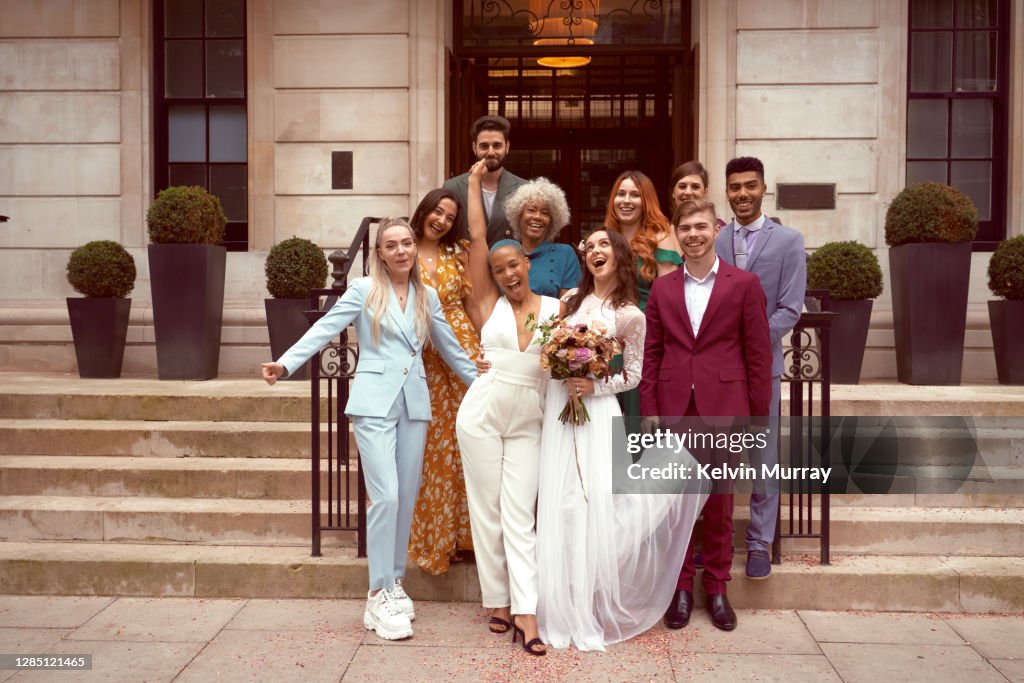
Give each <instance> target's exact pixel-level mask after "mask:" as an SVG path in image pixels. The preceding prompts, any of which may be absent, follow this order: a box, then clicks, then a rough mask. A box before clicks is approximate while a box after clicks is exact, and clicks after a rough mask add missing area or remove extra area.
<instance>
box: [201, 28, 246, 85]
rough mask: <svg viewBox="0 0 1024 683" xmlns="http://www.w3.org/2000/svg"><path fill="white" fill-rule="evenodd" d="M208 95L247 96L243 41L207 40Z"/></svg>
mask: <svg viewBox="0 0 1024 683" xmlns="http://www.w3.org/2000/svg"><path fill="white" fill-rule="evenodd" d="M206 96H207V97H244V96H245V64H244V63H243V62H242V41H240V40H209V41H207V42H206Z"/></svg>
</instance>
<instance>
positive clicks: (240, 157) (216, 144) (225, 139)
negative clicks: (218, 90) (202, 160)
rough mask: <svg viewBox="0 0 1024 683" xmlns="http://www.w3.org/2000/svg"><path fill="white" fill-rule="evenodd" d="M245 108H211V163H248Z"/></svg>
mask: <svg viewBox="0 0 1024 683" xmlns="http://www.w3.org/2000/svg"><path fill="white" fill-rule="evenodd" d="M245 123H246V122H245V107H236V106H231V107H215V106H212V105H211V107H210V161H241V162H245V161H246V149H245V141H246V134H245V132H246V131H245Z"/></svg>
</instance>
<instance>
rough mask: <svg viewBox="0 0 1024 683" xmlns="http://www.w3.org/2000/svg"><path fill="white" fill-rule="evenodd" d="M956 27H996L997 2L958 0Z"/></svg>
mask: <svg viewBox="0 0 1024 683" xmlns="http://www.w3.org/2000/svg"><path fill="white" fill-rule="evenodd" d="M956 25H957V26H960V27H965V26H970V27H978V28H982V27H986V28H987V27H993V28H994V27H995V25H996V0H957V3H956Z"/></svg>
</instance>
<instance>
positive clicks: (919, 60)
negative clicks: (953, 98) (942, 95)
mask: <svg viewBox="0 0 1024 683" xmlns="http://www.w3.org/2000/svg"><path fill="white" fill-rule="evenodd" d="M910 41H911V46H912V49H911V52H910V89H911V90H912V91H914V92H947V91H948V90H949V86H950V74H951V72H952V70H953V69H952V65H953V34H952V33H950V32H948V31H942V32H939V33H913V34H911V36H910Z"/></svg>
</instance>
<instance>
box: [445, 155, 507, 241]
mask: <svg viewBox="0 0 1024 683" xmlns="http://www.w3.org/2000/svg"><path fill="white" fill-rule="evenodd" d="M525 182H526V181H525V180H524V179H523V178H520V177H519V176H517V175H516V174H514V173H512V172H511V171H509V170H508V169H507V168H506V169H505V170H504V171H502V172H501V176H500V177H499V178H498V194H497V195H495V197H494V208H493V209H492V210H491V217H490V218H489V219H488V221H487V246H488V247H490V246H492V245H493V244H494V243H495V242H497V241H498V240H503V239H515V237H514V235H513V234H512V226H511V225H509V222H508V219H507V218H506V217H505V200H506V199H508V197H509V196H510V195H511V194H512V193H513V192H515V191H516V188H518V187H519V186H520V185H522V184H523V183H525ZM444 188H445V189H446V190H451V191H452V192H454V193H455V196H456V197H458V198H459V202H460V203H461V204H462V211H459V224H458V225H457V226H455V227H456V228H458V230H459V237H460V239H462V238H464V239H469V229H468V228H467V226H466V201H467V198H468V197H469V173H468V172H467V173H463V174H462V175H457V176H455V177H454V178H449V179H448V180H446V181H444Z"/></svg>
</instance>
